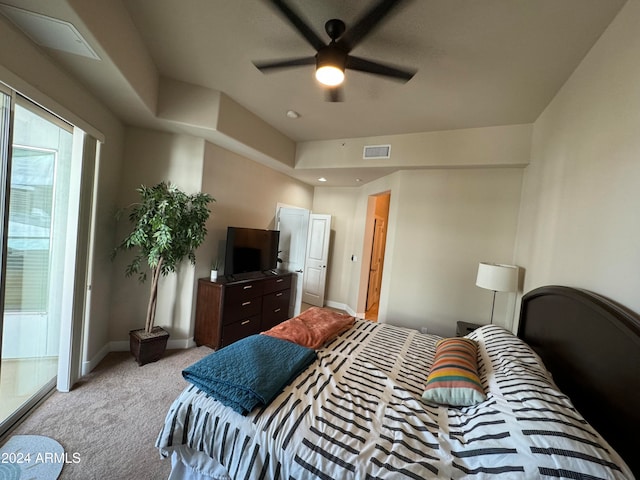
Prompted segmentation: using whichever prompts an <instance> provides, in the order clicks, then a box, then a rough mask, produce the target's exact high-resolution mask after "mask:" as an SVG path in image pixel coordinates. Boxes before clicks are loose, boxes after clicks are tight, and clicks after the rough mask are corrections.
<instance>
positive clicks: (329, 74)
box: [316, 65, 344, 87]
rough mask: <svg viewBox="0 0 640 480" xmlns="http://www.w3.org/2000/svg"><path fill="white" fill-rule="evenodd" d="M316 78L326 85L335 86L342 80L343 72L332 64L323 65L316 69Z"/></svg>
mask: <svg viewBox="0 0 640 480" xmlns="http://www.w3.org/2000/svg"><path fill="white" fill-rule="evenodd" d="M316 80H318V81H319V82H320V83H322V84H323V85H326V86H328V87H335V86H337V85H340V84H341V83H342V82H344V72H343V71H342V70H340V69H339V68H338V67H335V66H333V65H325V66H324V67H319V68H318V69H317V70H316Z"/></svg>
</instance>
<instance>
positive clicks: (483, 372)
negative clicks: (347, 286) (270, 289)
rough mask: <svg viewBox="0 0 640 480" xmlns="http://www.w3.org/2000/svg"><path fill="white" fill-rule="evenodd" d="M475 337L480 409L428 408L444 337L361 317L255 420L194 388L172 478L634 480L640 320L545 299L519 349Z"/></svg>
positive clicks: (523, 324) (527, 301) (179, 431)
mask: <svg viewBox="0 0 640 480" xmlns="http://www.w3.org/2000/svg"><path fill="white" fill-rule="evenodd" d="M467 337H469V338H470V339H472V340H474V341H475V342H476V343H477V345H478V354H477V361H478V373H479V377H480V380H481V383H482V386H483V388H484V391H485V392H486V400H484V401H483V402H481V403H478V404H476V405H472V406H468V407H455V408H454V407H445V406H437V405H433V404H426V403H424V402H423V401H422V400H421V395H422V393H423V390H424V383H425V379H426V377H427V373H428V372H429V369H430V367H431V364H432V363H433V359H434V352H435V346H436V343H437V342H438V340H439V339H440V338H439V337H436V336H433V335H425V334H421V333H420V332H418V331H415V330H410V329H405V328H400V327H395V326H393V325H389V324H375V323H371V322H367V321H364V320H358V319H357V320H356V321H355V324H354V326H353V327H352V328H350V329H349V330H347V331H346V332H344V333H342V334H341V335H340V336H338V337H337V338H335V339H334V340H333V341H331V342H330V343H329V344H328V345H326V346H324V347H322V348H319V349H318V350H317V351H316V354H317V360H315V361H314V362H313V363H311V364H310V365H309V366H308V367H307V368H306V369H304V371H302V373H300V374H299V375H297V376H296V377H295V379H293V381H292V382H291V383H290V384H289V385H288V386H287V387H286V388H285V389H284V390H283V391H282V392H281V393H279V394H278V395H277V396H276V397H275V398H274V399H273V400H272V401H271V402H269V404H268V405H266V406H262V407H259V408H255V409H254V410H252V411H250V412H249V413H248V414H247V415H241V414H239V413H237V412H236V411H234V410H233V409H231V408H229V407H225V406H224V405H222V404H221V403H220V402H219V401H218V400H216V399H214V398H213V397H212V396H210V395H208V394H206V393H204V392H203V391H202V390H200V389H199V388H196V387H195V386H189V387H187V388H186V389H185V390H184V391H183V393H182V394H181V395H180V396H179V397H178V398H177V399H176V400H175V402H174V403H173V405H172V406H171V408H170V409H169V411H168V413H167V416H166V422H165V425H164V426H163V428H162V431H161V432H160V435H159V436H158V440H157V443H156V446H157V447H158V449H159V451H160V453H161V455H162V456H164V457H171V462H172V473H171V476H170V478H171V479H178V478H182V479H194V480H195V479H197V480H204V479H212V478H215V479H229V478H232V479H245V478H246V479H262V478H264V479H290V478H295V479H312V478H313V479H315V478H319V479H376V478H393V479H422V478H452V479H453V478H477V479H483V478H494V477H497V478H602V479H629V478H634V477H633V473H632V472H634V471H635V472H636V473H637V471H638V470H637V468H638V462H637V460H635V459H634V456H633V454H634V451H633V450H634V445H635V444H637V442H636V441H635V439H634V438H633V435H635V432H636V431H637V427H639V426H640V421H639V417H638V413H637V411H638V409H637V408H636V405H640V403H639V402H638V400H639V399H638V395H640V393H639V392H640V388H639V387H640V374H639V372H638V368H640V343H639V339H640V324H639V323H638V321H637V319H636V318H635V317H633V316H632V315H631V314H629V313H628V312H625V311H624V310H623V309H622V308H620V307H618V306H616V305H614V304H613V303H611V302H608V301H606V300H605V299H603V298H601V297H599V296H597V295H594V294H590V293H588V292H584V291H580V290H575V289H571V288H567V287H544V288H541V289H537V290H534V291H532V292H530V293H529V294H527V295H525V296H524V297H523V299H522V307H521V317H520V323H519V330H518V337H516V336H514V335H512V334H511V333H510V332H507V331H506V330H504V329H502V328H500V327H497V326H493V325H487V326H484V327H481V328H479V329H477V330H476V331H474V332H472V333H471V334H469V335H468V336H467ZM608 345H613V347H609V346H608ZM217 353H218V352H216V353H214V354H213V355H216V354H217ZM543 361H544V362H546V364H547V366H548V367H549V371H551V372H553V377H552V375H551V374H550V373H549V371H548V370H547V369H545V367H544V365H543V363H542V362H543ZM556 384H557V385H558V386H559V387H560V389H559V388H558V387H557V386H556ZM561 390H562V391H561ZM563 392H564V393H563ZM565 393H567V394H569V395H571V396H573V398H575V402H574V403H575V407H577V408H575V407H574V403H572V402H571V401H570V400H569V397H568V396H567V395H565ZM579 412H580V413H579ZM585 419H586V420H585ZM587 420H588V422H587ZM592 425H593V426H592ZM594 427H595V428H594ZM598 431H600V432H602V435H604V436H605V438H606V439H607V440H605V439H604V438H603V436H601V434H600V433H598ZM618 452H619V453H618ZM619 454H620V455H622V456H623V457H624V458H625V459H626V462H627V463H625V461H624V460H622V458H621V456H620V455H619Z"/></svg>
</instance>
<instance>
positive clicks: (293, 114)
mask: <svg viewBox="0 0 640 480" xmlns="http://www.w3.org/2000/svg"><path fill="white" fill-rule="evenodd" d="M287 117H289V118H300V114H299V113H298V112H296V111H295V110H287Z"/></svg>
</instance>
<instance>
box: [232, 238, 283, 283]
mask: <svg viewBox="0 0 640 480" xmlns="http://www.w3.org/2000/svg"><path fill="white" fill-rule="evenodd" d="M279 239H280V232H279V231H278V230H260V229H257V228H240V227H228V228H227V248H226V252H225V257H224V274H225V275H236V274H239V273H248V272H264V271H267V270H273V269H275V268H277V267H278V240H279Z"/></svg>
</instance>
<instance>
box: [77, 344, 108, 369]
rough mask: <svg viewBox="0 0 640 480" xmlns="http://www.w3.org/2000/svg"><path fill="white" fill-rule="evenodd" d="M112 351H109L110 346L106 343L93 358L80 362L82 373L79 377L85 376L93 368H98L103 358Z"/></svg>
mask: <svg viewBox="0 0 640 480" xmlns="http://www.w3.org/2000/svg"><path fill="white" fill-rule="evenodd" d="M111 351H113V350H111V344H110V343H107V344H106V345H105V346H104V347H102V348H101V349H100V350H99V351H98V353H97V354H95V355H94V356H93V358H92V359H90V360H88V361H85V362H82V372H81V373H80V375H81V376H85V375H87V374H88V373H89V372H91V370H93V369H94V368H96V367H97V366H98V364H99V363H100V362H101V361H102V359H103V358H104V357H106V356H107V354H108V353H109V352H111Z"/></svg>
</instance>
